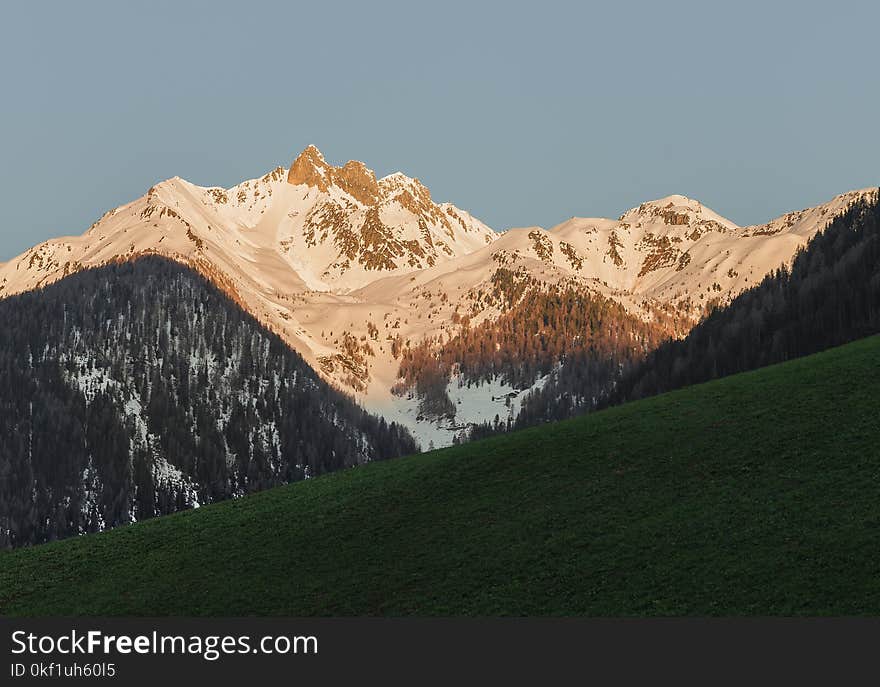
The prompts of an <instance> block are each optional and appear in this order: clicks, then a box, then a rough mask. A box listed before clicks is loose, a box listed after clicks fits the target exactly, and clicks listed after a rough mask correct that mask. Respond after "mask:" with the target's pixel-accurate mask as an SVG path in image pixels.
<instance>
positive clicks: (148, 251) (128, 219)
mask: <svg viewBox="0 0 880 687" xmlns="http://www.w3.org/2000/svg"><path fill="white" fill-rule="evenodd" d="M872 192H873V189H864V190H859V191H851V192H848V193H844V194H841V195H838V196H836V197H834V198H833V199H831V200H830V201H828V202H827V203H824V204H822V205H819V206H817V207H814V208H807V209H804V210H800V211H796V212H790V213H787V214H785V215H782V216H781V217H778V218H776V219H772V220H770V221H768V222H767V223H765V224H761V225H755V226H747V227H740V226H738V225H736V224H735V223H734V222H732V221H730V220H728V219H726V218H724V217H722V216H721V215H719V214H718V213H716V212H714V211H713V210H711V209H710V208H708V207H706V206H704V205H703V204H701V203H700V202H699V201H697V200H693V199H690V198H687V197H685V196H680V195H671V196H667V197H665V198H661V199H657V200H651V201H647V202H644V203H642V204H641V205H639V206H638V207H635V208H633V209H631V210H628V211H626V212H624V213H623V214H622V215H621V216H620V217H619V218H617V219H604V218H580V217H574V218H571V219H569V220H567V221H565V222H563V223H561V224H559V225H557V226H555V227H552V228H550V229H544V228H541V227H526V228H515V229H509V230H507V231H504V232H502V233H499V232H496V231H493V230H492V229H491V228H490V227H488V226H486V225H485V224H484V223H483V222H481V221H480V220H478V219H476V218H475V217H473V216H472V215H471V214H470V213H468V212H467V211H464V210H461V209H459V208H458V207H456V206H455V205H452V204H450V203H437V202H436V201H434V200H433V198H432V196H431V194H430V192H429V191H428V189H427V188H426V187H425V186H424V185H423V184H422V183H421V182H420V181H419V180H418V179H416V178H411V177H409V176H406V175H404V174H402V173H399V172H398V173H395V174H391V175H389V176H386V177H383V178H381V179H377V178H376V175H375V174H374V172H373V171H372V170H370V169H369V168H368V167H366V165H364V164H363V163H361V162H357V161H349V162H347V163H345V164H344V165H342V166H338V167H337V166H333V165H331V164H329V163H328V162H327V161H326V160H325V159H324V157H323V156H322V154H321V153H320V151H318V149H317V148H315V147H314V146H309V147H307V148H306V149H305V150H304V151H303V152H302V153H300V154H299V156H297V157H296V159H295V160H294V161H293V163H292V164H291V165H290V167H289V168H284V167H278V168H276V169H274V170H272V171H271V172H269V173H267V174H266V175H264V176H263V177H260V178H259V179H252V180H248V181H244V182H242V183H241V184H238V185H237V186H234V187H232V188H228V189H224V188H218V187H202V186H197V185H195V184H192V183H189V182H187V181H185V180H183V179H180V178H177V177H175V178H172V179H169V180H167V181H164V182H161V183H158V184H156V185H155V186H153V187H152V188H150V189H149V190H148V191H147V193H146V194H145V195H144V196H142V197H140V198H138V199H137V200H135V201H133V202H131V203H128V204H127V205H123V206H121V207H119V208H115V209H113V210H110V211H109V212H107V213H106V214H104V216H102V217H101V218H100V219H99V220H98V221H97V222H95V223H94V224H93V225H92V226H91V227H90V228H89V229H88V230H87V231H86V232H85V233H84V234H83V235H81V236H76V237H64V238H58V239H52V240H49V241H46V242H44V243H41V244H39V245H37V246H35V247H33V248H31V249H30V250H28V251H26V252H25V253H23V254H22V255H20V256H18V257H16V258H14V259H12V260H10V261H9V262H6V263H3V264H0V298H8V297H10V296H14V295H16V294H21V293H24V292H30V291H35V290H40V289H44V288H45V287H47V286H48V285H50V284H52V283H54V282H57V281H59V280H62V279H64V278H67V277H70V276H71V275H74V274H76V273H78V272H81V271H83V270H87V269H90V268H100V267H104V266H108V265H112V264H116V263H120V262H128V261H133V260H136V259H137V258H141V257H144V256H157V257H161V258H165V259H168V260H171V261H174V262H176V263H179V264H180V265H182V266H184V267H187V268H190V269H191V270H194V271H196V272H198V273H199V274H200V275H201V276H202V277H204V278H206V279H207V280H208V282H210V284H211V285H212V286H213V287H215V288H218V289H219V290H220V291H221V292H222V293H223V294H225V296H226V297H227V298H228V299H231V300H232V301H233V302H234V304H236V305H237V306H239V307H240V308H242V309H243V310H244V311H245V312H246V313H248V314H249V315H250V316H252V317H253V318H254V319H255V320H256V322H258V323H259V324H260V325H262V326H263V327H265V328H266V329H267V330H268V331H269V332H271V333H272V334H274V335H277V336H278V337H280V339H281V340H282V341H283V342H284V343H285V344H287V345H288V346H289V347H290V348H292V349H293V350H294V351H296V352H297V353H298V354H299V355H300V356H302V359H303V360H304V361H305V363H306V364H307V365H308V366H310V367H311V368H313V369H314V370H315V372H316V373H317V375H318V376H319V377H320V378H321V379H323V380H324V381H326V382H327V383H328V384H329V385H330V386H332V387H335V388H336V389H338V390H339V391H342V392H344V393H345V394H348V395H350V396H351V398H353V399H354V401H356V402H357V403H359V404H361V405H362V406H363V407H364V408H365V409H366V410H368V411H369V412H371V413H374V414H376V415H380V416H382V417H383V418H385V420H386V421H387V422H389V423H398V424H400V425H402V426H405V427H407V428H408V429H409V431H410V432H411V433H412V435H413V436H414V437H415V438H416V439H417V440H418V441H419V442H420V444H421V446H422V448H423V449H426V448H429V447H433V446H436V447H439V446H443V445H447V444H450V443H454V442H458V441H462V440H465V439H467V438H468V437H469V436H470V435H471V434H472V433H473V429H474V427H475V426H479V425H481V424H491V423H492V422H493V421H494V422H495V424H496V425H497V424H498V422H499V421H500V422H501V424H504V423H505V422H507V423H508V424H510V423H512V422H514V421H515V420H516V418H517V416H518V414H519V413H520V409H521V404H522V399H523V398H526V397H527V396H528V394H529V392H536V391H539V390H540V389H541V388H542V387H543V386H544V385H546V384H547V382H548V380H552V378H553V375H556V374H559V373H560V370H562V369H564V366H565V363H566V362H568V363H569V364H570V362H571V361H572V360H578V361H582V363H583V365H584V366H590V367H589V369H590V372H589V374H588V375H586V377H588V383H589V390H588V392H585V393H586V395H587V396H590V395H601V393H603V392H604V391H607V390H608V389H609V388H610V387H613V385H614V384H615V383H616V380H617V379H618V378H619V377H620V375H621V374H623V373H624V372H625V371H626V370H627V369H629V368H630V367H632V365H634V364H635V363H636V362H637V361H639V360H641V359H642V358H644V356H645V355H646V354H647V353H648V352H650V351H651V350H653V349H655V348H656V347H657V346H659V345H660V343H661V342H662V341H663V340H665V339H668V338H678V337H681V336H683V335H684V334H686V333H687V332H688V331H689V330H690V328H691V327H693V326H694V325H695V324H696V323H697V322H699V321H700V320H701V319H702V318H703V317H705V316H706V315H707V314H708V313H709V312H711V311H712V310H713V308H716V307H718V306H723V305H725V304H727V303H729V302H731V300H732V299H734V298H735V297H736V296H737V295H738V294H740V293H741V292H743V291H744V290H745V289H748V288H750V287H752V286H755V285H757V284H758V283H760V282H761V280H762V279H763V278H764V276H765V275H766V274H768V273H769V272H772V271H773V270H775V269H777V268H778V267H779V266H780V265H784V264H788V263H790V261H791V260H792V258H793V257H794V256H795V254H796V253H797V252H798V250H800V249H802V248H803V247H804V246H805V245H806V244H807V242H808V241H809V240H810V239H811V238H812V237H813V236H815V235H816V233H817V232H819V231H820V230H821V229H822V228H823V227H824V226H825V225H826V224H827V223H828V222H829V221H830V220H831V219H832V218H834V217H835V216H837V215H839V214H840V213H841V212H843V211H845V210H846V209H847V208H848V207H850V206H851V205H852V204H853V203H855V202H856V201H858V200H860V199H864V198H866V197H868V196H869V195H870V194H871V193H872Z"/></svg>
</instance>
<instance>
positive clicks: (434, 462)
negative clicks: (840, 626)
mask: <svg viewBox="0 0 880 687" xmlns="http://www.w3.org/2000/svg"><path fill="white" fill-rule="evenodd" d="M878 393H880V337H873V338H870V339H864V340H862V341H858V342H856V343H854V344H850V345H847V346H843V347H841V348H838V349H834V350H830V351H827V352H825V353H821V354H819V355H815V356H811V357H809V358H803V359H800V360H796V361H793V362H790V363H786V364H783V365H778V366H774V367H770V368H765V369H762V370H758V371H756V372H750V373H745V374H741V375H737V376H734V377H729V378H727V379H723V380H719V381H715V382H711V383H709V384H704V385H701V386H696V387H691V388H688V389H683V390H681V391H677V392H673V393H670V394H666V395H664V396H659V397H656V398H653V399H648V400H645V401H639V402H635V403H631V404H628V405H626V406H621V407H618V408H612V409H610V410H606V411H603V412H601V413H596V414H593V415H590V416H587V417H583V418H577V419H575V420H570V421H566V422H562V423H558V424H553V425H545V426H543V427H538V428H534V429H530V430H525V431H522V432H518V433H515V434H511V435H507V436H502V437H498V438H494V439H490V440H487V441H483V442H476V443H473V444H469V445H464V446H459V447H453V448H450V449H446V450H441V451H436V452H433V453H431V454H427V455H421V456H415V457H411V458H403V459H398V460H394V461H389V462H385V463H375V464H371V465H367V466H364V467H361V468H356V469H352V470H347V471H344V472H341V473H336V474H332V475H328V476H324V477H320V478H318V479H315V480H311V481H309V482H306V483H299V484H295V485H292V486H290V487H283V488H279V489H273V490H271V491H267V492H264V493H261V494H257V495H254V496H250V497H247V498H244V499H241V500H239V501H235V502H226V503H220V504H216V505H213V506H209V507H206V508H202V509H199V510H197V511H191V512H186V513H180V514H176V515H171V516H167V517H163V518H159V519H156V520H152V521H149V522H145V523H141V524H138V525H135V526H131V527H125V528H121V529H117V530H114V531H111V532H107V533H104V534H100V535H95V536H88V537H83V538H79V539H73V540H67V541H62V542H56V543H52V544H48V545H44V546H39V547H34V548H30V549H22V550H18V551H13V552H6V553H3V554H0V612H2V613H3V614H6V615H15V614H151V615H152V614H175V615H190V614H193V615H198V614H216V615H244V614H284V615H312V614H321V615H325V614H326V615H331V614H332V615H348V614H390V615H401V614H432V615H433V614H440V615H456V614H491V615H494V614H515V615H523V614H599V615H677V614H701V615H703V614H761V615H767V614H859V613H870V614H880V419H878V418H880V401H878Z"/></svg>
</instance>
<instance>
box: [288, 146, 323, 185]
mask: <svg viewBox="0 0 880 687" xmlns="http://www.w3.org/2000/svg"><path fill="white" fill-rule="evenodd" d="M330 170H331V167H330V165H328V164H327V163H326V162H325V161H324V156H323V155H322V154H321V151H320V150H318V149H317V148H316V147H315V146H313V145H309V146H306V148H305V150H303V151H302V152H301V153H300V154H299V155H298V156H297V158H296V160H294V161H293V164H292V165H291V166H290V171H289V172H288V173H287V183H288V184H294V185H297V184H305V185H307V186H317V187H318V188H319V189H320V190H321V191H326V190H327V187H328V185H329V178H328V176H329V175H328V172H330Z"/></svg>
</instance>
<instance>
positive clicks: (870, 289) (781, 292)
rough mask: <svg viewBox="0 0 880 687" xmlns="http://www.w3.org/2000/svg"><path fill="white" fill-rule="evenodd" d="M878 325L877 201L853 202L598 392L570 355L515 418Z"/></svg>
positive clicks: (600, 402) (656, 386)
mask: <svg viewBox="0 0 880 687" xmlns="http://www.w3.org/2000/svg"><path fill="white" fill-rule="evenodd" d="M877 332H880V202H878V196H877V194H874V196H873V198H869V199H867V200H863V201H859V202H856V203H854V204H852V205H851V206H850V207H849V208H848V209H847V210H846V212H844V213H842V214H841V215H839V216H837V217H835V218H834V219H832V220H831V221H830V222H829V223H828V225H827V226H826V227H825V229H824V230H822V231H820V232H819V233H817V234H816V235H815V236H814V237H813V239H812V240H811V241H810V242H809V243H808V244H807V246H806V247H804V248H802V249H800V250H799V251H798V253H797V254H796V255H795V257H794V259H793V260H792V263H791V265H790V266H787V265H781V266H780V267H779V269H777V270H776V271H775V272H773V273H772V274H769V275H767V276H766V277H765V278H764V280H763V281H762V282H761V283H760V284H758V285H757V286H755V287H753V288H751V289H749V290H748V291H745V292H743V293H742V294H740V295H739V296H738V297H736V298H735V299H733V301H731V303H730V304H729V305H727V306H725V307H718V308H715V309H714V310H713V311H712V312H710V313H709V314H708V315H707V316H706V317H705V318H704V319H703V320H702V321H701V322H700V323H699V324H697V325H696V326H695V327H694V328H693V329H691V331H690V332H689V333H688V335H687V336H686V337H684V338H683V339H679V340H668V341H666V342H665V343H663V344H662V345H660V346H658V347H657V348H656V349H654V350H653V351H651V352H650V353H648V355H647V356H645V358H644V359H643V360H642V361H640V362H639V363H638V364H637V365H633V366H632V367H630V368H629V369H626V368H624V369H623V371H622V374H621V375H620V377H619V378H618V379H616V380H613V383H612V384H609V385H608V386H606V388H605V389H604V391H603V392H602V393H600V394H598V395H597V394H596V393H595V386H594V385H592V384H585V383H584V382H582V380H581V378H582V375H583V370H582V368H581V366H580V365H579V364H578V361H576V360H570V361H566V362H564V363H563V364H562V366H561V367H560V369H559V370H558V372H556V373H554V375H553V377H552V378H551V379H550V381H548V383H547V384H545V385H544V387H543V388H542V389H541V390H539V391H535V392H532V393H530V394H529V396H528V397H527V398H526V399H525V400H524V403H523V407H522V410H521V412H520V414H519V416H518V418H517V421H516V426H517V427H523V426H527V425H531V424H535V423H537V422H545V421H548V420H557V419H562V418H564V417H568V416H570V415H573V414H576V413H578V412H584V411H587V410H590V409H595V408H601V407H605V406H608V405H616V404H618V403H623V402H625V401H629V400H634V399H637V398H642V397H645V396H651V395H654V394H658V393H662V392H664V391H670V390H672V389H677V388H680V387H683V386H687V385H689V384H696V383H699V382H705V381H708V380H710V379H714V378H716V377H724V376H727V375H730V374H734V373H737V372H744V371H746V370H752V369H755V368H758V367H762V366H765V365H770V364H773V363H779V362H783V361H786V360H790V359H793V358H798V357H801V356H805V355H809V354H811V353H816V352H818V351H821V350H824V349H826V348H829V347H831V346H837V345H840V344H844V343H847V342H850V341H854V340H856V339H859V338H862V337H865V336H869V335H871V334H875V333H877Z"/></svg>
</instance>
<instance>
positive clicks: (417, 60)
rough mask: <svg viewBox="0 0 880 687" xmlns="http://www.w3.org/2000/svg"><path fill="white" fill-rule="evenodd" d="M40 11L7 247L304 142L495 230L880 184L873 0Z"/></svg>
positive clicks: (32, 12) (19, 9)
mask: <svg viewBox="0 0 880 687" xmlns="http://www.w3.org/2000/svg"><path fill="white" fill-rule="evenodd" d="M423 5H424V6H420V5H419V4H418V3H411V2H410V3H404V2H400V3H388V2H375V3H332V4H331V3H309V4H300V3H280V2H279V3H265V2H250V3H241V2H239V3H231V2H212V3H208V2H202V3H176V2H164V1H157V2H150V3H138V4H135V3H116V2H89V3H43V2H34V3H28V4H23V3H22V4H18V5H16V6H10V7H7V8H5V11H4V21H3V24H2V26H0V71H2V75H3V79H2V83H3V107H2V108H0V150H2V151H3V163H2V165H0V205H2V207H3V219H2V222H0V260H6V259H8V258H10V257H12V256H14V255H16V254H18V253H20V252H21V251H22V250H24V249H26V248H27V247H29V246H31V245H33V244H34V243H36V242H38V241H41V240H43V239H46V238H49V237H52V236H59V235H64V234H80V233H82V232H83V231H84V230H85V229H86V228H87V227H88V226H89V225H90V224H91V223H92V222H93V221H94V220H96V219H97V218H98V217H99V216H100V215H101V214H102V213H103V212H104V211H106V210H108V209H110V208H112V207H115V206H117V205H120V204H122V203H125V202H128V201H130V200H133V199H135V198H137V197H138V196H140V195H142V194H143V193H144V192H145V191H146V189H147V188H149V187H150V186H151V185H152V184H154V183H156V182H157V181H160V180H162V179H165V178H169V177H172V176H175V175H179V176H182V177H184V178H186V179H188V180H190V181H192V182H194V183H197V184H202V185H220V186H231V185H233V184H235V183H238V182H239V181H241V180H243V179H247V178H251V177H256V176H260V175H262V174H264V173H265V172H266V171H268V170H270V169H272V168H273V167H275V166H276V165H279V164H280V165H285V166H286V165H289V164H290V162H291V161H292V160H293V158H294V156H295V155H296V154H297V153H298V152H299V151H300V150H302V149H303V148H304V147H305V146H306V145H307V144H309V143H314V144H316V145H317V146H318V147H319V148H320V149H321V150H322V151H323V153H324V155H325V156H326V158H327V160H328V161H329V162H331V163H334V164H341V163H342V162H344V161H346V160H348V159H350V158H354V159H360V160H363V161H364V162H366V163H367V164H368V165H369V166H370V167H372V168H373V169H375V171H376V173H377V175H379V176H383V175H385V174H388V173H390V172H393V171H396V170H401V171H403V172H406V173H407V174H410V175H412V176H417V177H419V178H420V179H421V180H422V181H423V182H424V183H425V184H426V185H427V186H428V188H430V189H431V192H432V194H433V196H434V198H435V200H437V201H447V200H448V201H451V202H454V203H455V204H456V205H458V206H459V207H461V208H464V209H467V210H469V211H471V212H473V213H474V214H475V215H476V216H477V217H479V218H480V219H482V220H483V221H485V222H486V223H488V224H489V225H490V226H492V227H494V228H495V229H505V228H507V227H510V226H525V225H531V224H538V225H542V226H545V227H546V226H551V225H554V224H556V223H558V222H561V221H563V220H565V219H567V218H568V217H570V216H573V215H579V216H611V217H616V216H618V215H619V214H620V213H622V212H623V211H624V210H626V209H628V208H630V207H632V206H635V205H638V204H639V203H640V202H642V201H644V200H647V199H651V198H658V197H662V196H666V195H669V194H672V193H682V194H685V195H688V196H690V197H693V198H698V199H699V200H701V201H702V202H704V203H706V204H707V205H709V206H711V207H712V208H714V209H715V210H717V211H718V212H720V213H721V214H723V215H724V216H726V217H729V218H730V219H732V220H733V221H735V222H737V223H738V224H740V225H745V224H752V223H757V222H761V221H766V220H768V219H770V218H771V217H775V216H777V215H779V214H781V213H782V212H785V211H787V210H791V209H796V208H800V207H807V206H810V205H815V204H818V203H820V202H822V201H825V200H828V199H830V198H831V197H832V196H833V195H835V194H837V193H840V192H842V191H845V190H849V189H854V188H863V187H866V186H871V185H877V184H880V171H878V170H880V168H878V164H877V161H878V159H880V136H877V134H876V127H877V121H880V117H878V115H880V88H878V78H877V75H876V59H875V55H876V48H875V45H876V26H877V24H878V19H880V8H878V6H877V5H876V4H874V3H867V2H865V3H855V2H839V3H836V4H834V5H833V6H832V5H828V4H827V3H818V2H798V3H795V2H775V3H766V2H764V3H758V2H751V1H748V2H740V3H697V2H668V3H662V6H661V3H647V2H639V3H635V2H619V3H614V4H613V7H612V6H610V5H611V4H610V3H606V5H607V6H598V5H597V6H589V5H588V4H587V3H554V2H544V3H529V4H519V3H515V2H511V3H503V4H502V3H464V2H461V3H459V2H444V3H442V4H438V3H432V4H430V5H428V4H423Z"/></svg>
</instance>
